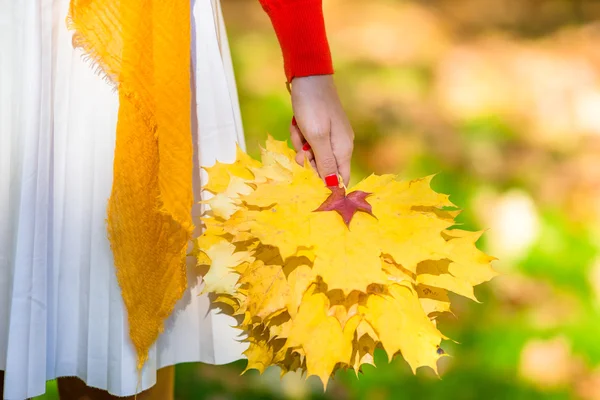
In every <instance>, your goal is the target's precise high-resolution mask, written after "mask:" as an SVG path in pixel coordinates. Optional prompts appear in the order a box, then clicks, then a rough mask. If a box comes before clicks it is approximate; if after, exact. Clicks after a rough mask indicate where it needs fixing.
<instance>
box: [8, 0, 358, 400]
mask: <svg viewBox="0 0 600 400" xmlns="http://www.w3.org/2000/svg"><path fill="white" fill-rule="evenodd" d="M183 1H186V0H183ZM77 3H81V4H83V5H84V6H90V5H92V6H93V5H94V3H95V2H94V0H89V1H87V2H82V1H79V2H78V1H77V0H73V4H72V7H73V8H72V9H71V18H72V21H71V22H72V24H73V26H74V27H75V29H76V30H77V28H78V25H77V23H78V19H79V18H82V14H81V15H80V14H77V6H78V5H77ZM96 3H98V2H96ZM115 3H118V2H115ZM133 3H135V2H132V4H133ZM260 3H261V4H262V6H263V8H264V10H265V11H266V12H267V13H268V15H269V17H270V19H271V21H272V24H273V26H274V29H275V32H276V34H277V37H278V39H279V42H280V44H281V48H282V52H283V58H284V65H285V73H286V77H287V80H288V82H289V83H290V87H291V96H292V106H293V110H294V114H295V119H294V123H292V125H291V126H290V133H291V140H292V143H293V145H294V148H295V149H296V151H297V152H298V156H297V159H298V161H299V162H300V161H302V160H303V159H304V158H305V157H308V158H309V159H310V160H311V162H312V163H313V165H315V167H316V168H317V170H318V172H319V174H320V175H321V176H322V177H323V178H324V179H325V180H326V182H327V184H328V185H336V184H337V179H338V178H337V177H338V175H339V176H341V177H342V178H343V180H344V181H345V182H346V183H347V181H348V179H349V175H350V157H351V153H352V141H353V132H352V129H351V127H350V125H349V123H348V119H347V117H346V116H345V114H344V112H343V110H342V107H341V104H340V101H339V99H338V96H337V92H336V89H335V87H334V84H333V79H332V76H331V74H332V73H333V68H332V63H331V57H330V54H329V47H328V44H327V40H326V36H325V29H324V22H323V17H322V11H321V7H322V6H321V0H260ZM124 4H125V3H124ZM138 4H140V5H142V6H144V7H148V6H149V5H154V6H155V7H157V8H159V7H162V6H163V5H164V4H168V5H169V6H171V5H173V4H179V5H180V4H181V3H179V2H174V3H168V2H164V3H161V2H154V3H153V2H151V1H146V2H138ZM186 6H187V4H186ZM82 7H83V6H82ZM145 11H146V9H144V12H145ZM168 11H169V12H171V11H172V10H171V9H168ZM115 12H117V11H115ZM144 12H138V13H137V14H135V15H130V16H129V17H132V16H133V17H140V18H139V20H140V21H143V20H144V17H145V14H144ZM148 12H151V11H148ZM189 12H191V43H190V46H191V59H190V62H191V65H192V73H191V77H190V78H191V82H192V83H191V85H190V86H189V93H190V96H191V100H190V102H189V104H190V110H185V112H188V113H191V120H192V124H191V127H190V128H189V129H187V128H186V129H187V130H186V129H183V130H184V131H185V132H189V144H190V149H192V150H193V157H190V160H192V159H193V186H192V185H191V183H190V186H191V187H192V189H191V191H193V200H194V204H195V205H194V206H193V207H190V208H188V211H187V212H188V214H191V216H193V217H194V222H195V224H196V225H198V223H197V217H198V216H199V215H200V213H201V211H202V210H201V209H200V206H198V205H197V204H198V201H199V200H201V191H200V188H201V185H202V184H203V183H204V179H205V176H204V175H201V173H200V166H210V165H212V164H213V163H214V162H215V161H216V160H220V161H223V162H230V161H232V160H233V158H234V157H235V145H236V143H238V144H239V145H240V146H242V147H243V146H244V139H243V133H242V125H241V118H240V112H239V105H238V101H237V93H236V89H235V83H234V78H233V71H232V67H231V60H230V56H229V49H228V44H227V39H226V35H225V30H224V26H223V20H222V17H221V10H220V5H219V2H218V0H192V4H191V8H190V9H189ZM189 12H188V14H187V15H186V18H188V20H189ZM68 13H69V0H40V1H38V2H32V1H4V2H2V3H0V50H1V52H0V87H1V88H2V90H1V91H0V371H4V372H2V373H0V389H2V386H1V384H2V382H4V387H3V392H4V393H3V396H2V398H4V399H9V400H17V399H19V400H20V399H24V398H29V397H33V396H37V395H40V394H42V393H44V390H45V384H46V381H47V380H50V379H55V378H59V391H60V394H61V398H63V399H83V398H90V399H100V398H102V399H104V398H113V397H115V396H132V395H134V394H136V393H142V394H141V395H140V396H138V398H157V399H168V398H171V397H172V385H173V370H172V368H169V367H170V366H172V365H174V364H177V363H181V362H198V361H201V362H207V363H214V364H223V363H228V362H231V361H234V360H236V359H239V358H241V357H242V355H241V354H242V352H243V350H244V346H243V344H241V343H239V342H238V341H237V336H236V335H237V332H236V331H235V330H234V329H233V328H231V325H232V324H233V320H231V319H229V317H226V316H223V315H219V314H217V313H215V312H214V311H212V310H210V309H209V302H208V299H207V297H206V296H198V294H199V293H200V291H201V285H200V280H201V278H199V277H198V276H197V275H196V273H195V271H194V269H193V268H191V267H193V262H192V263H191V264H188V266H189V267H190V268H188V269H187V271H186V270H185V267H184V268H183V274H184V281H185V280H186V276H185V275H186V274H187V282H184V286H185V287H184V289H185V292H183V293H182V295H181V296H178V297H177V299H176V300H178V301H177V303H176V304H175V303H174V304H175V305H174V307H170V308H168V309H169V315H170V316H169V318H168V319H167V320H166V322H164V332H163V333H162V334H161V335H160V337H158V339H157V340H155V339H156V338H155V337H153V336H152V335H153V334H154V333H152V334H151V335H150V337H151V340H150V342H148V343H151V347H149V348H146V349H144V348H143V346H141V345H138V341H136V336H135V332H134V330H135V329H137V328H139V324H137V325H136V326H133V325H134V324H132V323H131V321H132V315H133V314H132V313H134V312H136V309H135V307H134V306H135V301H134V302H132V300H131V299H129V302H127V301H128V297H127V295H128V294H129V295H132V296H136V294H137V293H138V291H139V290H142V291H143V290H146V289H147V288H148V285H150V281H151V278H152V276H151V275H147V277H148V282H145V280H144V279H139V278H140V275H139V274H138V275H133V276H136V277H137V278H138V279H136V280H135V285H137V286H134V289H135V290H130V291H127V290H126V289H127V285H124V282H127V280H126V279H124V278H123V276H125V275H123V274H124V273H125V272H127V271H128V270H127V268H125V267H123V268H121V266H120V263H122V262H123V263H125V264H126V263H127V262H128V258H129V257H133V255H132V253H131V252H127V251H124V249H125V250H126V249H127V248H126V247H123V246H121V243H122V242H123V241H125V239H127V238H125V239H124V240H121V239H120V238H121V237H122V236H119V235H121V233H122V232H120V231H119V230H118V229H117V228H115V227H116V226H118V223H119V222H118V221H120V218H122V217H123V215H124V214H125V213H123V212H122V209H120V208H118V207H117V206H119V207H120V205H121V203H119V201H121V200H122V196H121V197H119V196H118V195H116V194H115V193H121V192H117V191H116V190H115V188H116V187H117V186H118V182H117V181H118V180H119V179H122V180H123V182H125V183H128V182H129V183H128V184H129V186H132V185H134V184H138V186H140V188H139V189H140V190H141V191H142V192H143V191H144V190H146V189H147V188H145V187H144V185H142V184H141V183H139V182H132V181H131V176H133V172H134V171H129V170H127V169H126V168H123V165H122V164H120V162H121V161H120V157H122V156H123V154H125V155H127V156H131V150H130V148H129V147H135V145H136V143H134V142H129V146H128V143H125V145H123V143H121V144H119V143H120V142H119V140H121V142H122V141H123V140H124V139H122V138H123V128H122V126H123V124H125V123H126V122H127V121H126V117H127V114H126V112H127V110H126V107H128V106H127V104H128V103H127V102H128V101H129V100H131V93H126V90H125V89H126V88H125V85H124V84H123V82H119V85H118V88H119V90H118V92H117V91H115V90H114V89H113V87H111V85H109V84H108V83H107V82H106V80H104V79H102V78H101V76H99V74H98V73H96V72H95V71H94V70H93V69H92V68H91V65H92V64H93V63H92V62H91V61H90V60H88V59H87V57H85V56H86V55H90V56H91V58H93V59H94V61H96V62H97V63H99V65H100V66H101V67H102V66H104V68H103V71H102V72H103V73H104V74H105V75H106V76H105V77H106V78H107V79H108V80H111V79H112V80H113V83H115V81H118V80H119V79H121V78H122V77H123V76H125V73H124V72H123V71H122V70H121V71H120V74H115V75H113V76H111V72H114V71H111V69H110V68H107V67H106V64H104V65H103V64H102V62H103V60H102V55H99V54H97V53H94V51H93V50H94V47H93V46H91V47H89V48H88V47H86V43H85V42H83V41H82V42H78V41H77V38H75V39H73V32H72V31H69V30H68V29H67V26H66V24H65V19H66V17H67V14H68ZM157 15H158V17H159V18H161V15H164V16H165V18H170V17H172V16H171V15H167V14H165V13H163V14H157ZM154 18H157V16H156V15H155V16H154ZM146 21H150V23H155V22H156V21H154V22H153V21H152V19H149V20H146ZM122 27H123V28H124V29H126V28H127V26H126V25H122ZM135 28H136V29H142V28H144V26H143V25H141V23H140V25H139V26H136V27H135ZM175 30H177V29H175ZM90 32H91V34H96V33H97V31H94V30H93V29H91V30H90ZM182 32H184V33H185V30H182ZM119 34H121V36H119ZM113 35H114V36H115V37H117V38H119V37H120V38H126V35H125V34H124V33H123V32H121V31H120V30H117V29H112V30H111V29H107V31H106V33H105V37H104V38H98V40H99V41H102V40H104V39H106V40H107V41H108V42H110V41H111V40H113V39H115V38H113V37H112V36H113ZM169 35H170V31H167V32H166V33H165V36H169ZM109 39H110V40H109ZM160 39H161V37H155V38H154V40H155V41H159V40H160ZM124 40H125V46H124V48H126V45H127V44H128V42H127V40H126V39H124ZM73 42H75V44H77V45H82V46H83V47H84V49H85V50H86V51H84V50H82V49H80V48H74V46H73V44H72V43H73ZM154 46H155V47H156V46H158V45H157V44H156V43H155V44H154ZM165 47H166V50H169V49H168V46H165ZM90 49H91V50H90ZM124 51H125V50H124ZM180 55H181V54H176V56H180ZM186 55H187V53H186ZM107 58H109V57H108V56H105V60H104V61H107ZM108 61H110V59H108ZM155 61H156V60H155ZM173 63H175V61H173ZM156 64H157V65H158V64H160V60H159V62H157V63H156ZM157 65H152V66H150V67H148V68H155V69H156V68H158V67H157ZM188 65H189V64H188ZM145 68H146V64H140V66H139V68H138V70H136V71H134V72H135V73H136V74H138V73H139V74H138V75H139V76H143V72H144V71H142V70H144V69H145ZM186 68H187V67H186ZM153 76H159V75H153ZM163 76H164V75H163ZM168 78H169V79H171V78H173V79H177V78H178V77H177V76H168ZM140 80H141V78H140ZM187 82H189V80H188V81H187ZM145 84H147V82H142V86H143V85H145ZM161 84H163V86H164V87H167V88H170V87H171V86H173V85H174V84H173V83H171V82H165V81H155V82H153V83H152V84H151V85H150V84H148V85H149V87H150V88H152V89H153V90H154V89H156V87H159V86H161ZM124 88H125V89H124ZM127 96H129V97H127ZM153 99H155V98H153ZM132 104H133V100H132ZM156 108H159V107H158V106H157V107H156ZM180 108H181V107H180ZM139 111H140V108H136V107H132V108H130V110H129V112H130V113H132V115H134V114H135V115H137V114H136V113H138V114H139ZM160 111H161V110H160V109H157V110H153V112H155V113H156V114H158V113H160ZM172 111H173V112H174V113H177V112H178V111H181V110H178V109H175V110H172ZM182 115H183V116H184V117H185V114H182ZM166 117H167V118H171V114H168V115H167V116H166ZM296 121H297V123H296ZM146 122H147V121H146ZM169 122H171V121H169ZM150 125H151V124H149V123H148V126H150ZM184 125H185V124H184ZM159 128H160V124H159ZM184 128H185V126H184ZM119 138H121V139H119ZM155 139H156V138H153V140H154V142H156V140H155ZM159 141H160V139H159ZM184 141H185V140H184ZM154 142H153V143H154ZM175 145H177V144H175ZM163 146H164V144H163ZM115 149H116V150H115ZM160 150H161V153H160V155H161V158H160V160H157V162H160V163H163V162H164V159H165V158H166V157H165V155H168V153H167V152H165V151H163V150H164V149H163V148H161V149H160ZM174 162H178V160H177V159H176V160H175V161H174ZM191 163H192V161H190V164H191ZM140 164H142V165H141V166H140ZM113 165H114V168H115V170H114V171H113ZM131 165H132V166H133V167H132V168H133V169H137V170H139V171H141V172H142V173H145V172H147V170H148V169H150V167H148V166H147V165H145V164H144V163H142V162H140V161H139V160H134V162H133V163H132V164H131ZM159 165H161V166H162V165H163V164H159ZM117 169H118V171H117ZM158 171H161V170H160V168H158ZM157 174H158V172H157ZM184 175H185V174H184ZM155 178H156V177H155ZM168 178H169V177H168ZM128 179H129V180H128ZM158 179H159V183H160V184H164V182H160V177H159V178H158ZM169 179H170V178H169ZM173 179H175V178H173ZM184 180H185V179H184ZM169 184H171V182H170V181H169V182H167V183H166V185H169ZM125 186H127V185H125ZM163 186H164V185H163ZM111 190H112V192H111ZM148 190H149V189H148ZM109 198H110V200H109V201H108V205H109V214H108V216H109V217H108V228H109V233H110V241H109V238H107V234H106V228H107V227H106V223H105V220H106V218H107V213H106V208H107V199H109ZM112 202H114V203H112ZM115 204H116V206H115ZM190 204H191V203H190ZM113 206H114V207H113ZM115 221H117V222H115ZM189 226H190V227H191V226H192V225H191V224H190V225H189ZM199 233H200V232H199V231H198V230H197V229H196V231H195V232H194V235H196V236H197V235H198V234H199ZM123 235H126V233H123ZM183 237H184V238H185V239H188V238H189V237H187V236H183ZM115 238H116V239H115ZM167 239H168V240H169V243H170V240H171V239H172V237H171V236H170V237H168V238H167ZM167 239H165V241H166V240H167ZM115 242H116V243H115ZM184 242H185V241H184ZM111 246H112V247H111ZM123 260H125V261H123ZM115 265H116V266H117V274H115ZM149 271H150V272H148V274H150V273H151V272H152V270H151V269H150V270H149ZM118 274H121V275H119V279H117V275H118ZM119 284H121V285H120V286H121V287H120V286H119ZM166 287H167V286H165V288H166ZM138 289H139V290H138ZM165 290H167V289H165ZM132 293H133V294H132ZM149 293H150V295H153V296H154V295H155V293H156V291H154V292H153V291H150V292H149ZM156 296H158V294H156ZM143 297H144V298H146V297H148V294H147V293H146V294H145V295H144V296H143ZM124 299H125V301H124ZM132 304H133V305H132ZM138 314H139V313H138ZM142 314H143V313H142ZM128 317H129V318H128ZM152 317H153V316H151V318H152ZM159 322H160V329H161V330H162V327H163V321H162V320H161V319H160V318H159ZM142 325H144V324H142ZM136 327H137V328H136ZM141 328H144V326H142V327H141ZM141 364H143V369H142V370H141V374H139V373H138V369H137V367H138V365H141ZM157 377H158V378H157ZM0 391H1V390H0Z"/></svg>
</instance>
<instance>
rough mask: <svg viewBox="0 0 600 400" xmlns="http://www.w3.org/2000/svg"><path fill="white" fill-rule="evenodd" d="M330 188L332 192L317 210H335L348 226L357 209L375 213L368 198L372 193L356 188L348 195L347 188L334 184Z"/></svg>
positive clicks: (371, 213)
mask: <svg viewBox="0 0 600 400" xmlns="http://www.w3.org/2000/svg"><path fill="white" fill-rule="evenodd" d="M329 189H330V190H331V194H330V195H329V197H328V198H327V199H326V200H325V201H324V202H323V204H321V205H320V206H319V208H317V209H316V210H315V211H335V212H337V213H338V214H340V215H341V216H342V219H343V220H344V223H345V224H346V226H348V227H350V221H351V220H352V217H353V216H354V214H356V212H357V211H362V212H366V213H367V214H370V215H373V212H372V211H371V205H370V204H369V203H368V202H367V200H366V199H367V197H368V196H369V195H370V194H371V193H367V192H363V191H360V190H356V191H354V192H350V193H348V195H346V188H343V187H337V186H333V187H330V188H329Z"/></svg>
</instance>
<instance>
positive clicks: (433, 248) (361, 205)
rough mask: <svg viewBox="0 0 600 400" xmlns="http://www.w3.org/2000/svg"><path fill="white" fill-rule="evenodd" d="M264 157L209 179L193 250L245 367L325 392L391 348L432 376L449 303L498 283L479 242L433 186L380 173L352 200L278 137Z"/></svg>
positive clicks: (352, 193) (240, 160)
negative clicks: (230, 323) (239, 337)
mask: <svg viewBox="0 0 600 400" xmlns="http://www.w3.org/2000/svg"><path fill="white" fill-rule="evenodd" d="M261 158H262V160H261V162H258V161H256V160H253V159H252V158H250V157H249V156H248V155H246V154H245V153H243V152H242V151H241V150H238V154H237V159H236V161H235V162H234V163H233V164H222V163H217V164H216V165H215V166H213V167H211V168H207V172H208V176H209V178H208V184H207V185H206V186H205V190H207V191H208V192H209V193H211V194H212V195H213V196H212V198H210V199H209V200H207V201H206V203H207V204H208V205H209V206H210V211H207V213H206V214H205V216H204V218H203V222H204V224H205V226H206V230H205V232H204V234H203V235H202V236H201V237H200V238H199V239H198V241H197V246H196V250H195V255H196V256H197V258H198V266H199V267H200V268H201V269H203V272H204V283H205V287H204V291H205V292H208V293H210V294H211V296H212V298H213V301H214V303H215V304H217V305H219V306H220V307H221V308H222V309H223V310H224V311H225V312H227V313H228V314H230V315H233V316H234V317H236V318H237V320H238V323H239V328H240V329H242V330H243V331H244V333H245V335H246V339H245V340H246V341H247V342H248V349H247V351H246V352H245V355H246V356H247V357H248V369H252V368H254V369H257V370H259V371H261V372H262V371H264V369H265V368H267V367H268V366H270V365H278V366H279V367H281V369H282V373H286V372H288V371H293V370H298V369H301V370H305V371H306V372H307V375H308V376H310V375H317V376H318V377H319V378H320V379H321V380H322V382H323V384H324V385H326V384H327V381H328V380H329V377H330V376H331V375H332V373H334V372H335V371H336V370H337V369H339V368H353V369H354V370H355V371H356V372H357V373H358V371H359V370H360V367H361V365H363V364H372V363H373V353H374V351H375V349H376V348H378V347H382V348H383V349H384V350H385V352H386V353H387V354H388V357H389V358H392V357H394V356H397V355H401V356H402V357H403V358H404V359H405V360H406V362H407V363H408V364H409V365H410V366H411V368H412V369H413V371H416V369H417V368H419V367H422V366H428V367H431V368H433V369H434V370H437V367H436V363H437V360H438V359H439V358H440V357H441V356H443V355H444V352H443V351H442V350H441V348H440V343H441V341H442V340H443V339H445V337H444V335H443V334H442V333H441V332H440V331H439V330H438V328H437V327H436V323H435V320H436V317H438V316H439V315H440V314H442V313H447V312H450V300H449V297H448V292H454V293H456V294H458V295H461V296H464V297H468V298H470V299H473V300H475V296H474V293H473V287H474V286H475V285H478V284H480V283H482V282H485V281H488V280H490V279H491V278H492V277H494V276H495V272H494V271H493V270H492V268H491V266H490V262H491V261H492V260H493V258H492V257H490V256H487V255H485V254H484V253H482V252H481V251H479V250H478V249H477V248H476V246H475V242H476V241H477V239H478V238H479V236H480V233H477V232H468V231H464V230H460V229H450V228H451V227H452V226H453V225H454V218H455V217H456V216H457V215H458V211H456V210H455V206H454V205H453V204H452V203H451V202H450V201H449V199H448V196H446V195H443V194H439V193H436V192H434V191H433V190H432V189H431V187H430V180H431V178H430V177H428V178H423V179H418V180H413V181H401V180H398V179H397V178H396V177H395V176H393V175H383V176H376V175H371V176H370V177H368V178H366V179H365V180H363V181H362V182H360V183H358V184H357V185H356V186H355V187H353V188H351V189H349V190H348V191H346V189H345V188H343V187H335V188H327V187H326V186H325V185H324V183H323V181H322V180H321V179H320V178H319V177H318V176H317V174H316V173H315V172H314V171H313V170H312V169H311V167H310V166H309V165H306V166H304V167H303V166H299V165H297V164H296V163H295V162H294V153H293V152H292V150H291V149H289V148H288V147H287V145H286V143H285V142H278V141H275V140H273V139H271V138H269V140H268V141H267V143H266V148H265V149H263V150H262V157H261Z"/></svg>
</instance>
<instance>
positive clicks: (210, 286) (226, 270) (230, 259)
mask: <svg viewBox="0 0 600 400" xmlns="http://www.w3.org/2000/svg"><path fill="white" fill-rule="evenodd" d="M200 253H203V254H204V255H205V256H206V257H208V259H209V260H210V269H209V270H208V272H207V273H206V275H204V277H203V280H204V288H203V290H202V293H209V292H211V293H212V292H214V293H226V294H230V295H233V294H235V293H236V287H237V284H238V279H239V274H238V273H237V272H236V271H235V269H234V268H235V267H237V266H238V265H240V264H242V263H244V262H248V261H250V260H251V256H250V253H249V252H247V251H236V247H235V245H233V244H232V243H229V242H227V241H226V240H222V241H220V242H218V243H215V244H213V245H211V246H210V247H209V248H208V249H207V250H206V251H203V250H201V251H200Z"/></svg>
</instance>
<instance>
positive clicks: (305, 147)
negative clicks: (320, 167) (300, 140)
mask: <svg viewBox="0 0 600 400" xmlns="http://www.w3.org/2000/svg"><path fill="white" fill-rule="evenodd" d="M302 150H304V151H309V150H310V144H308V142H304V145H303V146H302Z"/></svg>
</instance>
